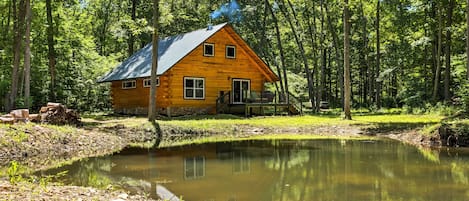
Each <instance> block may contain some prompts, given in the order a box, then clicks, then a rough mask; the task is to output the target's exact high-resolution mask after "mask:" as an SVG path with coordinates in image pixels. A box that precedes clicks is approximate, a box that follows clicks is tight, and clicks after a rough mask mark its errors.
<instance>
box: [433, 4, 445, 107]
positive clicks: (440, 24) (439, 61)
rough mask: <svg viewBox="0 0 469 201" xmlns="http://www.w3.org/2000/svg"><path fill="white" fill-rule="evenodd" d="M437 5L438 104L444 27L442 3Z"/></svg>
mask: <svg viewBox="0 0 469 201" xmlns="http://www.w3.org/2000/svg"><path fill="white" fill-rule="evenodd" d="M436 3H437V8H438V9H437V12H438V36H437V37H438V43H437V45H436V48H437V50H436V51H437V53H436V70H435V80H434V84H433V101H434V102H437V101H438V91H439V90H438V89H439V87H440V75H441V48H442V47H441V46H442V42H441V40H442V39H441V38H442V32H443V27H442V26H443V25H442V12H443V11H442V9H441V3H440V2H439V1H438V2H436Z"/></svg>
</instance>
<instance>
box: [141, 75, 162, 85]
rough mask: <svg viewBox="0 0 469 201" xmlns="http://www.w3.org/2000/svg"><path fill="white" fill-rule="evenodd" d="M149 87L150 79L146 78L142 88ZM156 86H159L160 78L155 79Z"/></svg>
mask: <svg viewBox="0 0 469 201" xmlns="http://www.w3.org/2000/svg"><path fill="white" fill-rule="evenodd" d="M150 86H151V78H147V79H144V80H143V87H150ZM156 86H160V77H157V78H156Z"/></svg>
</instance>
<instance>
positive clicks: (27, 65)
mask: <svg viewBox="0 0 469 201" xmlns="http://www.w3.org/2000/svg"><path fill="white" fill-rule="evenodd" d="M25 3H26V5H25V6H26V8H25V9H26V31H25V34H24V35H25V48H24V105H25V107H26V108H28V109H29V108H30V107H31V105H30V103H31V100H30V94H31V18H32V13H31V2H30V0H26V2H25Z"/></svg>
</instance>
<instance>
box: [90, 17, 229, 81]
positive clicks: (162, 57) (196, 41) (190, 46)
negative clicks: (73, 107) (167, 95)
mask: <svg viewBox="0 0 469 201" xmlns="http://www.w3.org/2000/svg"><path fill="white" fill-rule="evenodd" d="M226 24H227V23H223V24H219V25H215V26H213V28H212V29H210V30H209V29H207V28H205V29H199V30H196V31H193V32H190V33H185V34H180V35H176V36H171V37H167V38H164V39H160V40H159V41H158V73H157V74H158V75H162V74H163V73H165V72H166V71H167V70H169V69H170V68H171V67H173V66H174V65H175V64H176V63H177V62H179V61H180V60H181V59H182V58H184V57H185V56H186V55H187V54H189V53H190V52H192V50H194V49H195V48H197V47H198V46H199V45H200V44H202V43H203V42H204V41H205V40H207V39H208V38H210V37H211V36H212V35H213V34H215V33H216V32H218V31H219V30H220V29H222V28H223V27H224V26H225V25H226ZM151 52H152V44H151V43H150V44H148V45H146V46H145V47H144V48H142V49H140V50H139V51H137V52H136V53H135V54H134V55H132V56H131V57H129V58H128V59H126V60H125V61H124V62H122V63H121V64H120V65H118V66H117V67H116V68H114V69H113V70H112V71H111V72H109V73H107V74H106V75H105V76H103V77H101V78H100V79H99V80H98V82H112V81H117V80H127V79H135V78H141V77H150V71H151V57H152V53H151Z"/></svg>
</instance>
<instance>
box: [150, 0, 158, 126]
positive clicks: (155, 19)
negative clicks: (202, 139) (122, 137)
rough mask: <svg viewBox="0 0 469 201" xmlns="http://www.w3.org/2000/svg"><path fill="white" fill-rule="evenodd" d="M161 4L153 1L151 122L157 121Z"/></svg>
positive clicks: (156, 0)
mask: <svg viewBox="0 0 469 201" xmlns="http://www.w3.org/2000/svg"><path fill="white" fill-rule="evenodd" d="M159 3H160V0H153V40H152V43H153V44H152V45H153V47H152V63H151V64H152V65H151V86H150V106H149V107H148V119H149V120H150V121H151V122H154V121H155V119H156V95H157V93H156V92H157V91H156V90H157V88H156V76H157V73H158V27H159V19H160V13H159Z"/></svg>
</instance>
